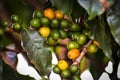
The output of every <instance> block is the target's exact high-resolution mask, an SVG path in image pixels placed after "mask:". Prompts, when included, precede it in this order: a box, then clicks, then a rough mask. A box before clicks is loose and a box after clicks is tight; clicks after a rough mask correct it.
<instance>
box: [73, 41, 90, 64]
mask: <svg viewBox="0 0 120 80" xmlns="http://www.w3.org/2000/svg"><path fill="white" fill-rule="evenodd" d="M91 43H92V40H90V41H89V42H88V43H87V44H86V45H85V46H84V47H83V49H82V51H81V54H80V56H79V57H78V58H77V59H75V61H74V62H73V64H74V65H78V64H80V62H81V60H82V58H83V57H84V55H85V54H86V53H87V47H88V46H89V45H90V44H91Z"/></svg>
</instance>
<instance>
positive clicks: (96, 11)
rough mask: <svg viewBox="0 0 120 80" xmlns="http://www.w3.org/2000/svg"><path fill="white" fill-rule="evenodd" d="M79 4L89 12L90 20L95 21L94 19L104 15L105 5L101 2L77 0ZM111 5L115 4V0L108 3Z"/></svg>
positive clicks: (96, 0)
mask: <svg viewBox="0 0 120 80" xmlns="http://www.w3.org/2000/svg"><path fill="white" fill-rule="evenodd" d="M77 1H78V3H79V4H80V5H81V6H82V7H83V8H84V9H85V10H86V11H87V12H88V14H89V18H88V20H91V19H93V18H94V17H96V16H98V15H101V14H102V13H104V10H103V7H104V6H103V5H102V4H101V3H100V1H99V0H77ZM107 2H109V3H110V5H112V4H113V2H114V0H109V1H107Z"/></svg>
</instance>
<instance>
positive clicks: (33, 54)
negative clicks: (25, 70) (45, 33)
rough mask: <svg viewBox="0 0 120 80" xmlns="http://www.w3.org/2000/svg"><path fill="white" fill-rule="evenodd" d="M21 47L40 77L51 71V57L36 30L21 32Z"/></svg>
mask: <svg viewBox="0 0 120 80" xmlns="http://www.w3.org/2000/svg"><path fill="white" fill-rule="evenodd" d="M21 36H22V41H23V47H24V48H25V50H26V51H27V52H28V56H29V58H30V60H31V62H32V63H33V64H34V65H35V68H36V69H37V70H38V72H39V74H40V75H48V74H49V73H50V71H51V69H52V63H51V60H52V55H51V52H50V50H49V48H48V47H47V46H46V45H45V40H44V38H43V37H42V36H40V34H39V33H38V32H37V31H36V30H27V29H24V30H23V31H22V32H21Z"/></svg>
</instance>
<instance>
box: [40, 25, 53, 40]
mask: <svg viewBox="0 0 120 80" xmlns="http://www.w3.org/2000/svg"><path fill="white" fill-rule="evenodd" d="M50 32H51V31H50V28H49V27H44V26H43V27H41V28H40V29H39V33H40V34H41V35H42V36H43V37H44V38H47V37H48V36H49V35H50Z"/></svg>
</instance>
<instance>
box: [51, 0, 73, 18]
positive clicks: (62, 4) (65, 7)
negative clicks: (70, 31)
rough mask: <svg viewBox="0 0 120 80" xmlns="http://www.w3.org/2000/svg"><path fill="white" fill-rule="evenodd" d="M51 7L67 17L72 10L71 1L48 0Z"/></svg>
mask: <svg viewBox="0 0 120 80" xmlns="http://www.w3.org/2000/svg"><path fill="white" fill-rule="evenodd" d="M50 1H51V3H52V4H53V6H55V7H56V8H57V9H59V10H60V11H62V12H63V13H65V14H67V15H68V16H69V17H70V15H71V13H72V9H73V4H72V3H73V0H50Z"/></svg>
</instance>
